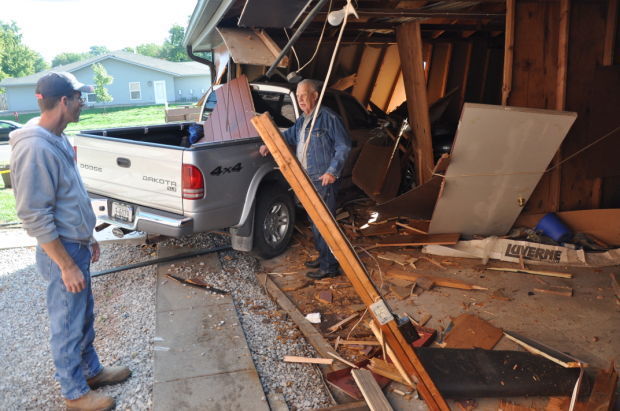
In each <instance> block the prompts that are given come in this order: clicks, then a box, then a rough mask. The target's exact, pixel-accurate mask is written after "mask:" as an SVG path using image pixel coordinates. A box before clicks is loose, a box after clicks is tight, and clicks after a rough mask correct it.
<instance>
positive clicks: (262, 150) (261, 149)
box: [258, 144, 269, 157]
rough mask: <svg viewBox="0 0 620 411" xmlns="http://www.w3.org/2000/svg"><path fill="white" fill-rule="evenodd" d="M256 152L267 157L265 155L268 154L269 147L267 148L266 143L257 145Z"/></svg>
mask: <svg viewBox="0 0 620 411" xmlns="http://www.w3.org/2000/svg"><path fill="white" fill-rule="evenodd" d="M258 152H259V153H260V155H261V156H263V157H267V155H268V154H269V149H268V148H267V146H266V145H264V144H263V145H262V146H260V147H259V149H258Z"/></svg>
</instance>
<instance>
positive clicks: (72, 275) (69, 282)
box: [61, 264, 86, 293]
mask: <svg viewBox="0 0 620 411" xmlns="http://www.w3.org/2000/svg"><path fill="white" fill-rule="evenodd" d="M61 277H62V282H63V283H65V287H66V288H67V291H69V292H71V293H79V292H80V291H82V290H83V289H84V288H85V287H86V281H84V274H82V271H81V270H80V267H78V266H77V265H76V264H73V265H71V266H69V267H68V268H63V269H62V271H61Z"/></svg>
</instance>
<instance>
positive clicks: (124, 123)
mask: <svg viewBox="0 0 620 411" xmlns="http://www.w3.org/2000/svg"><path fill="white" fill-rule="evenodd" d="M189 104H191V103H184V104H183V105H189ZM177 105H178V104H177ZM172 106H174V105H172V104H171V105H169V107H172ZM37 116H39V113H29V114H20V115H19V122H20V123H25V122H27V121H28V120H30V119H31V118H33V117H37ZM0 120H15V118H14V117H13V116H12V115H8V116H0ZM163 123H165V113H164V105H163V104H161V105H155V106H138V107H135V106H131V107H108V108H105V109H103V108H84V109H83V110H82V115H81V116H80V122H79V123H69V125H68V126H67V129H66V130H65V132H67V133H68V134H69V133H75V132H77V131H80V130H92V129H98V128H111V127H128V126H142V125H145V126H146V125H151V124H163Z"/></svg>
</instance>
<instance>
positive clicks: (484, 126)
mask: <svg viewBox="0 0 620 411" xmlns="http://www.w3.org/2000/svg"><path fill="white" fill-rule="evenodd" d="M576 118H577V114H576V113H570V112H562V111H553V110H539V109H530V108H519V107H506V106H492V105H484V104H472V103H465V105H464V106H463V112H462V113H461V119H460V122H459V127H458V131H457V134H456V137H455V139H454V145H453V147H452V153H451V154H450V156H451V160H450V165H449V166H448V169H447V170H446V173H445V177H444V183H443V188H442V190H441V192H440V194H439V198H438V199H437V204H436V205H435V210H434V211H433V217H432V219H431V224H430V227H429V231H428V232H429V234H441V233H461V234H466V235H474V234H481V235H503V234H506V233H507V232H508V231H509V230H510V228H511V227H512V225H513V224H514V222H515V220H516V219H517V217H518V216H519V213H521V210H522V209H523V208H522V207H523V206H524V205H525V202H527V200H528V199H529V197H530V195H531V194H532V191H534V188H535V187H536V184H537V183H538V181H539V180H540V178H541V176H542V175H543V172H544V171H545V169H546V168H547V167H548V165H549V162H550V161H551V159H552V158H553V156H554V154H555V153H556V151H557V150H558V147H559V146H560V144H561V143H562V140H564V137H565V136H566V133H568V130H569V129H570V128H571V126H572V124H573V122H574V121H575V119H576Z"/></svg>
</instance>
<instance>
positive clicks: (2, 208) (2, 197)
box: [0, 180, 18, 224]
mask: <svg viewBox="0 0 620 411" xmlns="http://www.w3.org/2000/svg"><path fill="white" fill-rule="evenodd" d="M1 181H2V180H0V182H1ZM0 184H1V183H0ZM15 221H18V220H17V213H16V212H15V197H14V196H13V190H11V189H10V188H4V185H2V187H0V224H2V223H13V222H15Z"/></svg>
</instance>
